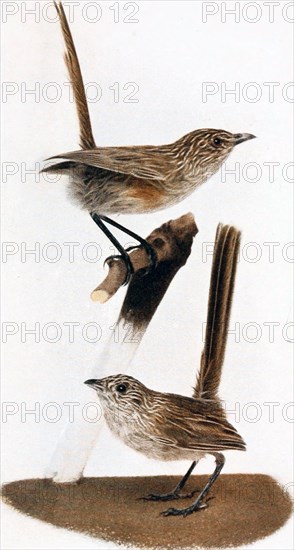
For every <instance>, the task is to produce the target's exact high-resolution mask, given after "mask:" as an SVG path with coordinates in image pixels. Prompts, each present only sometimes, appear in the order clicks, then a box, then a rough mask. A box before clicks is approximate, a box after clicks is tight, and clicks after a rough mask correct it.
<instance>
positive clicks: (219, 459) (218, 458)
mask: <svg viewBox="0 0 294 550" xmlns="http://www.w3.org/2000/svg"><path fill="white" fill-rule="evenodd" d="M211 454H214V456H215V463H216V467H215V470H214V472H213V474H212V475H211V476H210V478H209V480H208V482H207V484H206V485H205V487H204V489H203V490H202V491H201V493H200V495H199V496H198V497H197V499H196V500H195V502H194V504H192V506H189V507H188V508H183V509H177V508H169V509H168V510H165V511H164V512H162V513H161V515H162V516H184V517H186V516H188V515H189V514H193V512H197V510H200V509H201V508H207V504H206V503H203V502H202V501H203V499H204V498H205V497H206V495H207V493H208V491H209V489H210V488H211V486H212V485H213V484H214V482H215V480H216V479H217V478H218V476H219V474H220V473H221V470H222V468H223V466H224V463H225V457H224V455H222V454H221V453H211Z"/></svg>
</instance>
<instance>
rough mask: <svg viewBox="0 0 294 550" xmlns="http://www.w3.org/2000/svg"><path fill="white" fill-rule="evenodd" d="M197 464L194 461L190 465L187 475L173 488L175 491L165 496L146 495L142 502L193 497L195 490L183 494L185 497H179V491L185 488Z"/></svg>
mask: <svg viewBox="0 0 294 550" xmlns="http://www.w3.org/2000/svg"><path fill="white" fill-rule="evenodd" d="M197 462H198V461H196V460H194V462H192V464H191V466H190V468H189V470H188V471H187V473H186V474H185V475H184V477H183V478H182V479H181V481H180V482H179V483H178V485H177V486H176V487H175V489H174V490H173V491H172V492H171V493H166V494H165V495H155V494H151V495H148V496H147V497H143V499H142V500H154V501H165V500H176V499H179V498H191V497H192V496H193V495H194V493H196V491H197V489H195V490H194V491H192V492H191V493H188V494H185V495H180V491H181V490H182V489H183V488H184V487H185V485H186V483H187V481H188V479H189V477H190V475H191V473H192V472H193V470H194V468H195V466H196V464H197Z"/></svg>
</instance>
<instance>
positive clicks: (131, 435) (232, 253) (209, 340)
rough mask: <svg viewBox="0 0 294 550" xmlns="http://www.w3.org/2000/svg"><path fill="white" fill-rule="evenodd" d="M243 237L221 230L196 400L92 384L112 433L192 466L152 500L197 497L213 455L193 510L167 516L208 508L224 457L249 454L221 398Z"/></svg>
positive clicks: (130, 382)
mask: <svg viewBox="0 0 294 550" xmlns="http://www.w3.org/2000/svg"><path fill="white" fill-rule="evenodd" d="M239 242H240V233H239V232H238V231H237V230H236V229H234V228H233V227H228V226H224V227H222V226H219V228H218V231H217V235H216V243H215V250H214V259H213V266H212V274H211V281H210V291H209V302H208V313H207V326H206V335H205V343H204V349H203V352H202V358H201V367H200V371H199V375H198V379H197V383H196V386H195V388H194V392H193V397H185V396H182V395H176V394H171V393H161V392H157V391H153V390H151V389H149V388H147V387H146V386H145V385H143V384H142V383H141V382H139V381H138V380H136V379H135V378H133V377H131V376H127V375H125V374H119V375H114V376H108V377H106V378H102V379H100V380H99V379H98V380H97V379H91V380H87V381H86V382H85V384H87V385H88V386H90V387H91V388H93V389H94V390H95V391H96V392H97V395H98V398H99V399H100V402H101V405H102V409H103V411H104V415H105V419H106V422H107V424H108V426H109V428H110V429H111V431H112V432H113V433H114V434H115V435H116V436H117V437H119V438H120V439H121V440H122V441H123V442H124V443H125V444H126V445H128V446H129V447H131V448H132V449H135V450H136V451H139V452H141V453H143V454H144V455H146V456H147V457H149V458H155V459H159V460H184V459H186V460H192V461H193V462H192V464H191V466H190V468H189V470H188V471H187V473H186V474H185V476H184V477H183V479H182V480H181V481H180V482H179V483H178V485H177V486H176V487H175V488H174V489H173V490H172V491H171V492H167V493H165V494H163V495H157V494H151V495H148V496H147V497H144V498H145V499H146V500H153V501H170V500H174V499H180V498H188V497H192V496H193V494H194V493H195V491H193V492H192V493H190V494H188V495H183V494H182V493H181V491H182V489H183V488H184V486H185V484H186V482H187V480H188V478H189V477H190V474H191V473H192V471H193V470H194V468H195V466H196V464H197V462H199V460H200V459H201V458H203V457H204V456H205V455H207V454H211V455H213V456H214V458H215V462H216V467H215V470H214V472H213V474H212V475H211V477H210V478H209V480H208V482H207V484H206V485H205V487H204V488H203V489H202V491H201V492H200V494H199V495H198V496H197V498H196V500H195V501H194V502H193V503H192V505H191V506H189V507H186V508H169V509H167V510H166V511H164V512H163V515H165V516H170V515H173V516H178V515H180V516H187V515H189V514H192V513H193V512H196V511H198V510H200V509H202V508H205V507H206V506H207V502H205V498H206V496H207V494H208V492H209V490H210V488H211V486H212V485H213V483H214V482H215V480H216V479H217V477H218V476H219V474H220V472H221V469H222V467H223V465H224V462H225V459H224V455H223V454H222V451H226V450H239V451H244V450H245V443H244V441H243V439H242V437H241V436H240V435H239V434H238V432H237V431H236V429H235V428H234V427H233V426H232V425H231V424H230V423H229V422H228V421H227V419H226V415H225V410H224V407H223V405H222V402H221V400H220V399H219V397H218V387H219V383H220V378H221V369H222V365H223V361H224V355H225V347H226V340H227V334H228V326H229V318H230V310H231V304H232V296H233V289H234V281H235V273H236V264H237V256H238V251H239Z"/></svg>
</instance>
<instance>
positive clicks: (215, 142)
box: [213, 137, 222, 147]
mask: <svg viewBox="0 0 294 550" xmlns="http://www.w3.org/2000/svg"><path fill="white" fill-rule="evenodd" d="M213 144H214V145H216V146H217V147H219V146H220V145H221V144H222V140H221V139H220V138H218V137H216V138H214V140H213Z"/></svg>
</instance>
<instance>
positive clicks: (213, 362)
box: [193, 224, 241, 399]
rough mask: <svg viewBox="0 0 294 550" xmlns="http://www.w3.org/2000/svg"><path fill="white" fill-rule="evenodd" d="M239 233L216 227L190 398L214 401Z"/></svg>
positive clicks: (221, 363)
mask: <svg viewBox="0 0 294 550" xmlns="http://www.w3.org/2000/svg"><path fill="white" fill-rule="evenodd" d="M240 238H241V233H240V231H238V230H237V229H235V228H234V227H232V226H229V225H225V226H223V225H222V224H219V225H218V228H217V231H216V237H215V246H214V254H213V263H212V270H211V277H210V289H209V299H208V311H207V325H206V333H205V343H204V349H203V352H202V356H201V366H200V372H199V374H198V377H197V382H196V387H195V389H194V394H193V397H196V398H203V399H217V398H218V395H217V393H218V388H219V383H220V378H221V372H222V366H223V362H224V357H225V350H226V343H227V336H228V326H229V321H230V313H231V306H232V299H233V292H234V284H235V276H236V268H237V258H238V253H239V249H240Z"/></svg>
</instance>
